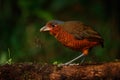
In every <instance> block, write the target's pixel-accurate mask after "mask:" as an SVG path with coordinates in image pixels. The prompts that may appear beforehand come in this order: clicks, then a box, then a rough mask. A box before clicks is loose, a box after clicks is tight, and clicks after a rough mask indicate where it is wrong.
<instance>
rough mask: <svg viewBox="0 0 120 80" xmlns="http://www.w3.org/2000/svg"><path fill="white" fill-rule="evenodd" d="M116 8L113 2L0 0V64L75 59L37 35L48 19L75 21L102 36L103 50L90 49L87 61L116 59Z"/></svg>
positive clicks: (119, 52)
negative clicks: (9, 61)
mask: <svg viewBox="0 0 120 80" xmlns="http://www.w3.org/2000/svg"><path fill="white" fill-rule="evenodd" d="M119 5H120V4H119V1H117V0H0V64H4V63H6V61H7V60H8V59H12V61H13V62H38V63H46V62H47V63H53V62H55V61H57V62H66V61H67V60H70V59H72V58H74V57H76V56H78V55H79V54H80V53H79V52H76V51H72V50H70V49H68V48H66V47H64V46H63V45H61V44H60V43H59V42H58V41H57V40H56V39H55V38H54V37H53V36H51V35H49V33H40V32H39V29H40V28H41V27H43V26H44V25H45V23H46V22H47V21H49V20H52V19H57V20H63V21H68V20H79V21H82V22H84V23H86V24H89V25H92V26H93V27H94V28H95V29H96V30H97V31H98V32H99V33H100V34H101V35H102V37H103V38H104V45H105V46H104V48H101V47H96V48H94V49H92V51H91V52H90V54H89V55H88V56H87V59H86V60H87V61H95V62H96V61H97V62H101V61H102V62H105V61H114V60H116V59H120V35H119V33H120V27H119V26H120V24H119V23H120V10H119ZM8 49H10V56H9V51H8ZM78 62H80V60H78Z"/></svg>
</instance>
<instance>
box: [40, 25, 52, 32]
mask: <svg viewBox="0 0 120 80" xmlns="http://www.w3.org/2000/svg"><path fill="white" fill-rule="evenodd" d="M50 30H51V28H49V27H47V26H43V27H42V28H41V29H40V32H44V31H50Z"/></svg>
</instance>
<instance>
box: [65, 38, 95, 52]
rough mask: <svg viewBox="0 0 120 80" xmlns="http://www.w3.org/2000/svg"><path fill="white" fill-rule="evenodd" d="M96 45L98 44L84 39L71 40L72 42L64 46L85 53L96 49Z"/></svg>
mask: <svg viewBox="0 0 120 80" xmlns="http://www.w3.org/2000/svg"><path fill="white" fill-rule="evenodd" d="M96 44H97V43H96V42H90V41H88V40H86V39H84V40H71V41H70V42H68V43H67V44H64V45H65V46H67V47H69V48H71V49H73V50H77V51H84V50H86V49H89V48H92V47H94V46H95V45H96Z"/></svg>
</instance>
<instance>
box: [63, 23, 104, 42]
mask: <svg viewBox="0 0 120 80" xmlns="http://www.w3.org/2000/svg"><path fill="white" fill-rule="evenodd" d="M64 26H65V27H63V29H64V30H65V31H67V32H68V33H70V34H72V35H73V36H74V37H75V38H76V39H78V40H82V39H88V40H89V41H99V42H100V43H103V39H102V38H101V36H100V34H99V33H98V32H96V31H95V30H94V29H92V27H90V26H88V25H85V24H83V23H81V22H78V21H71V22H66V23H64Z"/></svg>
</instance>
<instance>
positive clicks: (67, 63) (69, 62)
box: [64, 53, 84, 65]
mask: <svg viewBox="0 0 120 80" xmlns="http://www.w3.org/2000/svg"><path fill="white" fill-rule="evenodd" d="M82 56H84V54H83V53H82V54H81V55H79V56H77V57H76V58H74V59H72V60H70V61H68V62H66V63H65V64H64V65H69V64H71V63H72V62H74V61H75V60H77V59H79V58H81V57H82Z"/></svg>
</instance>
